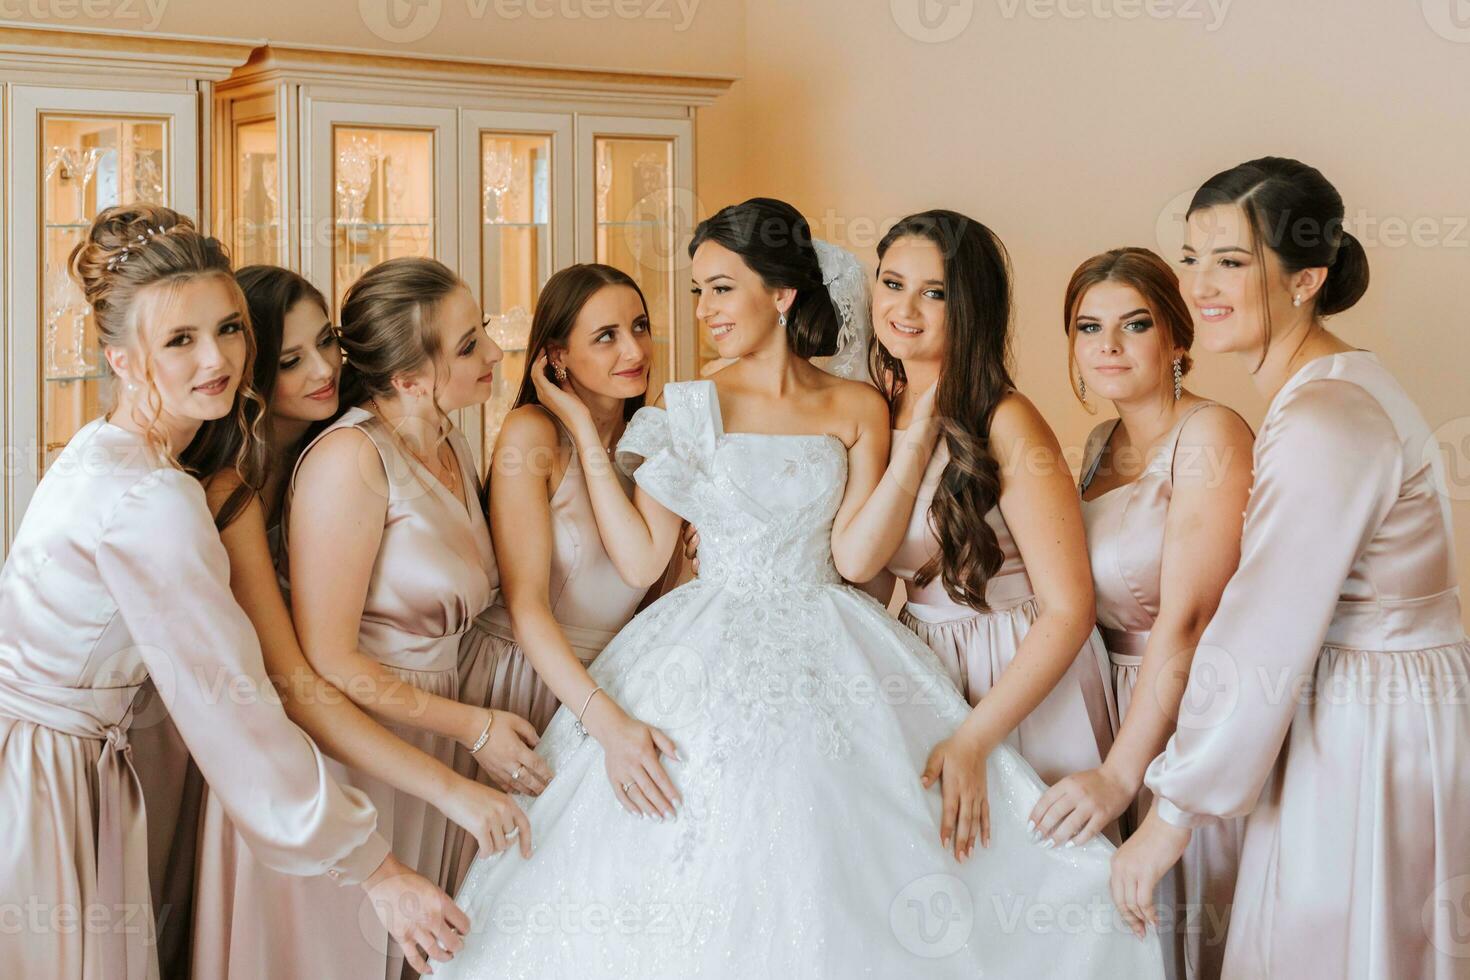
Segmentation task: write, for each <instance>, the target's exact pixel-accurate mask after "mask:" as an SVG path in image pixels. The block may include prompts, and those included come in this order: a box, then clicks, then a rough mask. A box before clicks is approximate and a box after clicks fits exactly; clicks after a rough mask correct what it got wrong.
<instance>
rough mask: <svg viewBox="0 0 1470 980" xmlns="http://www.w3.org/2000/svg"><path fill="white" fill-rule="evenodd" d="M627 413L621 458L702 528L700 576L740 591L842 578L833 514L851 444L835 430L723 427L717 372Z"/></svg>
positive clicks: (648, 488) (647, 486) (642, 482)
mask: <svg viewBox="0 0 1470 980" xmlns="http://www.w3.org/2000/svg"><path fill="white" fill-rule="evenodd" d="M664 401H665V402H666V404H667V405H668V408H667V409H662V408H652V407H646V408H641V409H639V410H638V414H636V415H635V416H633V418H632V420H631V421H629V423H628V427H627V429H626V431H625V432H624V433H623V438H622V440H621V441H619V443H618V448H617V462H618V465H619V466H620V467H622V468H623V469H624V470H625V471H626V472H629V473H632V474H633V476H634V478H635V479H636V480H637V482H638V485H639V486H641V487H642V488H643V489H644V491H645V492H647V493H648V494H650V495H651V496H653V498H654V499H656V500H657V501H658V502H659V503H661V504H663V505H664V506H665V507H667V508H669V509H670V510H671V511H673V512H674V513H676V514H678V515H679V516H680V517H683V518H684V519H685V520H687V521H689V522H690V523H691V524H693V525H694V526H695V528H696V529H698V531H699V565H700V573H699V580H700V581H701V582H707V583H719V584H721V585H723V586H725V587H728V588H733V589H737V590H738V591H741V592H752V591H764V590H768V589H790V588H798V589H799V588H809V587H813V586H823V585H832V584H835V583H837V582H840V581H841V576H839V575H838V574H837V569H836V568H835V567H834V566H833V564H832V519H833V517H834V516H835V515H836V513H837V507H838V505H839V504H840V503H841V501H842V494H843V491H844V490H845V488H846V486H847V448H846V447H845V446H844V445H843V444H842V442H841V440H839V439H838V438H837V437H835V436H831V435H765V434H756V433H741V432H729V433H727V432H725V429H724V423H723V422H722V420H721V418H720V402H719V398H718V396H717V394H716V392H715V384H714V382H713V381H687V382H681V383H676V384H669V385H666V386H665V387H664Z"/></svg>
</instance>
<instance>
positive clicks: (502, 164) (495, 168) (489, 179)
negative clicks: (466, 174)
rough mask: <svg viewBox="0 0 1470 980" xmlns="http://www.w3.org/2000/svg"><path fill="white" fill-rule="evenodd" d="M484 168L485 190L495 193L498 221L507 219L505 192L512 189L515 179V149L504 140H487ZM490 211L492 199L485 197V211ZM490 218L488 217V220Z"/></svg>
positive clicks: (487, 212)
mask: <svg viewBox="0 0 1470 980" xmlns="http://www.w3.org/2000/svg"><path fill="white" fill-rule="evenodd" d="M481 166H482V167H483V169H484V178H485V190H486V192H487V193H488V194H494V195H495V218H494V221H495V222H496V223H501V222H504V221H505V193H506V191H508V190H510V186H511V182H512V181H513V180H514V179H515V151H514V150H513V149H512V147H511V145H510V143H508V142H506V141H504V140H486V141H485V150H484V156H483V158H482V160H481ZM489 211H490V200H489V198H488V197H487V198H486V199H485V212H486V214H487V215H488V214H489ZM488 220H490V219H488V218H487V221H488Z"/></svg>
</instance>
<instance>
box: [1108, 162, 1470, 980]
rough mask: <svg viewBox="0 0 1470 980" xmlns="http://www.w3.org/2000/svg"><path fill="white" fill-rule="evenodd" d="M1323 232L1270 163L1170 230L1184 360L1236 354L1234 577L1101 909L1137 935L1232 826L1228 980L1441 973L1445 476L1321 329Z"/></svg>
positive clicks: (1452, 844) (1448, 856)
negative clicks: (1180, 276)
mask: <svg viewBox="0 0 1470 980" xmlns="http://www.w3.org/2000/svg"><path fill="white" fill-rule="evenodd" d="M1342 219H1343V204H1342V198H1341V197H1340V196H1339V195H1338V192H1337V190H1336V189H1335V188H1334V187H1333V186H1332V185H1331V184H1330V183H1328V181H1327V180H1326V179H1325V178H1324V177H1323V176H1322V174H1321V173H1320V172H1318V171H1317V170H1315V169H1313V168H1311V167H1309V166H1306V165H1305V164H1302V163H1299V162H1297V161H1295V160H1288V159H1282V158H1278V157H1266V158H1263V159H1260V160H1253V161H1250V162H1248V163H1244V164H1241V165H1239V166H1237V167H1233V168H1231V169H1230V170H1226V171H1224V172H1223V173H1220V174H1217V175H1216V176H1214V177H1212V178H1210V179H1209V180H1208V181H1207V182H1206V183H1205V184H1204V186H1203V187H1201V188H1200V189H1199V191H1198V192H1196V194H1195V196H1194V200H1193V201H1192V202H1191V204H1190V207H1189V212H1188V232H1187V235H1186V244H1185V247H1184V266H1185V270H1186V274H1185V276H1184V287H1185V289H1184V292H1185V295H1186V296H1187V297H1188V298H1189V301H1190V303H1191V304H1192V306H1193V307H1194V310H1195V313H1196V321H1197V323H1198V325H1199V331H1200V333H1199V336H1200V341H1201V343H1202V344H1203V345H1204V346H1205V347H1206V348H1207V349H1209V350H1212V351H1220V352H1224V351H1230V352H1234V353H1237V354H1239V355H1241V356H1242V358H1243V359H1244V360H1245V362H1246V364H1247V365H1248V366H1249V370H1250V371H1251V375H1252V378H1253V379H1254V380H1255V383H1256V387H1257V388H1258V389H1259V390H1260V392H1261V393H1262V394H1263V395H1264V396H1266V397H1267V398H1269V399H1270V407H1269V409H1268V410H1267V412H1266V418H1265V421H1264V422H1263V423H1262V426H1261V431H1260V437H1259V438H1258V439H1257V440H1256V443H1255V486H1254V488H1253V491H1252V497H1251V503H1250V506H1249V507H1248V508H1247V512H1246V518H1245V529H1244V536H1243V539H1242V542H1241V560H1240V568H1239V570H1238V571H1237V572H1236V573H1235V575H1234V577H1233V578H1231V579H1230V582H1229V584H1228V585H1227V586H1226V588H1225V591H1224V594H1223V595H1222V596H1221V599H1220V606H1219V609H1218V611H1217V612H1216V613H1215V615H1214V618H1213V619H1211V621H1210V624H1209V626H1208V627H1207V628H1206V629H1205V631H1204V634H1203V636H1202V637H1201V639H1200V652H1199V653H1198V654H1197V655H1196V657H1195V660H1194V663H1193V666H1192V668H1191V670H1190V675H1189V683H1188V686H1187V688H1186V690H1185V695H1184V701H1183V708H1182V710H1181V715H1180V719H1179V727H1178V729H1177V730H1176V731H1175V733H1174V735H1173V736H1172V737H1171V738H1170V740H1169V745H1168V749H1167V750H1166V751H1165V752H1164V753H1163V755H1161V756H1160V757H1159V758H1157V759H1155V760H1154V762H1153V763H1152V764H1151V765H1150V766H1149V769H1148V775H1147V778H1146V783H1147V785H1148V788H1149V789H1150V790H1152V791H1153V794H1154V804H1153V807H1152V809H1151V810H1150V811H1149V814H1148V816H1147V817H1146V818H1145V820H1144V823H1143V826H1142V827H1141V828H1140V829H1139V830H1138V831H1137V832H1136V833H1135V834H1134V835H1133V837H1132V838H1130V839H1129V841H1128V842H1127V843H1126V844H1124V845H1123V847H1122V849H1121V850H1119V852H1118V854H1117V855H1116V857H1115V858H1114V862H1113V892H1114V898H1115V900H1116V901H1117V902H1118V905H1119V907H1120V909H1121V910H1122V911H1123V913H1124V916H1125V918H1126V919H1127V920H1128V921H1129V922H1130V924H1131V925H1132V926H1133V927H1134V928H1135V930H1136V931H1139V932H1140V933H1141V932H1142V931H1143V929H1144V927H1145V923H1146V922H1147V923H1155V924H1156V918H1157V916H1156V913H1155V911H1154V908H1153V901H1152V894H1153V889H1154V886H1155V885H1156V884H1157V883H1158V881H1159V879H1160V878H1161V877H1162V876H1163V875H1164V873H1165V871H1167V870H1168V868H1169V867H1170V866H1172V865H1173V864H1174V862H1175V861H1176V860H1178V859H1179V857H1180V855H1181V854H1183V853H1184V851H1185V849H1186V847H1187V846H1188V844H1189V842H1190V839H1191V837H1192V836H1193V834H1194V832H1195V830H1196V828H1199V827H1201V826H1203V825H1205V824H1208V823H1210V822H1212V821H1214V820H1218V819H1221V818H1230V817H1237V816H1245V817H1246V821H1245V836H1244V842H1243V844H1242V850H1241V856H1240V871H1239V876H1238V878H1237V882H1236V886H1235V909H1234V914H1233V919H1232V922H1231V928H1230V936H1229V940H1228V942H1227V944H1226V949H1225V964H1224V973H1225V975H1226V976H1229V977H1292V976H1324V977H1326V976H1330V977H1348V978H1367V977H1374V978H1390V977H1392V978H1403V977H1452V976H1461V975H1463V974H1464V965H1463V964H1464V962H1465V961H1464V959H1463V954H1464V942H1465V933H1464V923H1463V918H1460V919H1457V916H1462V915H1463V904H1464V903H1463V895H1464V891H1463V886H1464V883H1465V881H1466V880H1467V879H1466V876H1467V875H1470V835H1467V834H1466V833H1465V826H1464V817H1465V814H1467V813H1470V766H1466V764H1465V746H1467V745H1470V707H1467V704H1466V700H1465V696H1464V694H1465V682H1466V678H1467V677H1470V640H1467V639H1466V637H1465V631H1464V628H1463V626H1462V625H1461V619H1460V615H1461V611H1460V598H1459V588H1458V585H1457V584H1456V581H1455V571H1454V569H1455V562H1454V555H1453V547H1452V529H1451V526H1450V515H1449V505H1448V500H1449V498H1448V495H1447V493H1446V490H1445V483H1444V475H1443V472H1442V463H1443V460H1442V459H1441V456H1440V453H1439V452H1438V446H1437V445H1436V444H1435V442H1434V441H1433V435H1432V433H1431V432H1430V430H1429V427H1428V425H1427V424H1426V423H1425V421H1424V419H1423V417H1422V416H1421V415H1420V414H1419V410H1418V409H1417V408H1415V406H1414V403H1413V401H1412V399H1411V398H1410V397H1409V395H1408V393H1407V392H1405V391H1404V389H1403V387H1402V386H1400V385H1399V383H1398V382H1397V381H1396V380H1394V378H1393V376H1392V375H1391V374H1390V373H1389V372H1388V370H1387V369H1386V368H1385V367H1384V366H1383V364H1382V363H1381V362H1380V361H1379V359H1378V357H1377V356H1376V355H1374V354H1372V353H1370V352H1368V351H1365V350H1358V349H1355V348H1353V347H1352V346H1350V345H1349V344H1347V343H1345V342H1344V341H1342V340H1341V339H1339V338H1338V337H1337V336H1336V335H1335V334H1333V333H1332V332H1331V331H1329V330H1328V329H1327V328H1326V326H1324V324H1323V322H1322V318H1323V317H1326V316H1329V315H1331V314H1334V313H1340V312H1342V311H1343V310H1346V309H1348V308H1349V307H1351V306H1352V305H1353V304H1354V303H1356V302H1357V301H1358V299H1359V297H1361V296H1362V295H1363V293H1364V291H1365V290H1366V289H1367V286H1368V260H1367V256H1366V254H1365V253H1364V251H1363V247H1362V246H1361V245H1360V244H1359V243H1358V240H1357V239H1356V238H1354V237H1353V236H1352V235H1351V234H1349V233H1348V232H1346V231H1344V230H1343V228H1342ZM1457 889H1458V890H1457ZM1457 957H1458V958H1457Z"/></svg>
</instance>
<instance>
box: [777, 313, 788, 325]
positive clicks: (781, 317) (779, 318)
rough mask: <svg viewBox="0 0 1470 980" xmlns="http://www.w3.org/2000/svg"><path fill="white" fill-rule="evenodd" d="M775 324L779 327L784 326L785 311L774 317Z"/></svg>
mask: <svg viewBox="0 0 1470 980" xmlns="http://www.w3.org/2000/svg"><path fill="white" fill-rule="evenodd" d="M776 325H777V326H779V327H783V328H784V327H785V326H786V314H785V313H782V314H781V315H780V316H778V317H776Z"/></svg>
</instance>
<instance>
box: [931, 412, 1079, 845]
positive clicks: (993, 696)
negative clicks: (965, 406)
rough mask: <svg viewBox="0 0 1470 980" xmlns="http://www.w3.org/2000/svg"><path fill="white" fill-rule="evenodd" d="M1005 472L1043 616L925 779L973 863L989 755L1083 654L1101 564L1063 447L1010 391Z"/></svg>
mask: <svg viewBox="0 0 1470 980" xmlns="http://www.w3.org/2000/svg"><path fill="white" fill-rule="evenodd" d="M990 445H991V451H992V452H994V454H995V457H996V461H997V462H998V463H999V464H1000V470H1001V493H1000V510H1001V515H1002V516H1003V517H1004V518H1005V522H1006V526H1007V527H1008V528H1010V532H1011V536H1012V537H1013V538H1015V541H1016V546H1017V548H1018V549H1019V550H1020V552H1021V557H1022V559H1023V560H1024V562H1025V565H1026V571H1027V573H1028V574H1029V576H1030V578H1031V582H1032V584H1033V586H1034V587H1035V588H1036V601H1037V605H1038V607H1039V610H1038V614H1037V617H1036V621H1035V622H1034V623H1032V624H1031V628H1030V629H1029V630H1027V632H1026V636H1025V637H1024V638H1023V639H1022V641H1021V644H1020V647H1019V649H1017V651H1016V656H1015V659H1013V660H1012V661H1011V662H1010V664H1009V665H1007V667H1006V669H1005V670H1003V671H1002V672H1001V675H1000V677H999V678H998V679H997V680H996V682H995V685H994V686H993V687H992V688H991V689H990V691H989V692H988V693H987V694H986V695H985V697H983V698H981V699H980V703H979V704H977V705H975V707H974V708H972V709H971V710H970V714H969V716H968V717H967V718H966V719H965V720H964V721H963V722H962V723H961V724H960V727H959V728H958V729H957V730H956V731H955V733H954V734H953V735H951V736H950V737H949V738H948V739H945V740H944V741H943V742H941V743H940V744H939V745H937V746H935V748H934V750H933V752H931V753H930V755H929V761H928V762H927V763H926V764H925V767H924V773H923V780H924V785H925V786H929V785H932V784H933V782H934V780H936V779H938V780H939V781H940V788H941V790H942V792H943V796H944V805H943V818H942V819H941V822H940V830H939V835H940V842H941V843H942V844H945V845H946V846H948V843H949V841H950V839H951V838H953V841H954V848H955V856H956V857H957V858H960V859H961V860H963V859H964V858H967V857H968V856H969V855H970V854H971V853H973V851H974V849H975V839H976V836H977V835H978V837H979V839H980V843H981V846H987V845H988V844H989V840H990V801H989V798H988V796H987V794H986V788H985V787H986V775H987V773H986V760H987V758H988V757H989V756H990V753H991V752H992V751H993V750H994V749H995V747H996V746H998V745H1000V743H1001V742H1003V741H1005V738H1006V736H1007V735H1009V734H1010V733H1011V731H1012V730H1013V729H1014V728H1015V727H1016V726H1017V725H1019V724H1020V723H1021V721H1022V719H1024V718H1025V717H1026V716H1027V715H1028V714H1030V713H1031V712H1032V711H1033V710H1035V708H1036V706H1037V705H1038V704H1040V703H1041V702H1042V701H1043V700H1044V699H1045V698H1046V696H1047V695H1048V694H1050V693H1051V691H1052V689H1053V688H1054V687H1056V685H1057V682H1058V681H1059V680H1061V678H1062V675H1063V674H1065V673H1066V672H1067V669H1068V668H1069V667H1070V666H1071V665H1072V662H1073V661H1074V660H1076V659H1077V654H1078V652H1079V651H1080V650H1081V648H1082V644H1083V643H1084V642H1085V641H1086V639H1087V636H1088V634H1089V633H1091V632H1092V627H1093V617H1094V612H1095V610H1094V608H1093V595H1092V569H1091V566H1090V564H1089V562H1088V557H1087V540H1086V535H1085V533H1084V531H1083V526H1082V508H1081V505H1080V504H1079V503H1078V499H1077V488H1076V487H1075V486H1073V484H1072V472H1071V470H1070V469H1068V468H1067V464H1066V462H1065V461H1064V460H1063V459H1062V450H1061V446H1060V445H1059V444H1058V443H1057V439H1056V436H1055V435H1053V434H1052V431H1051V428H1050V427H1049V426H1048V425H1047V424H1046V420H1045V419H1043V418H1042V417H1041V413H1039V412H1038V411H1037V410H1036V408H1035V406H1033V405H1032V404H1031V402H1029V401H1028V400H1026V398H1024V397H1023V396H1021V395H1020V394H1015V393H1012V394H1010V395H1007V396H1006V397H1005V398H1004V399H1003V400H1002V401H1001V403H1000V405H999V406H997V408H996V411H995V415H994V418H993V419H992V421H991V426H990Z"/></svg>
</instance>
